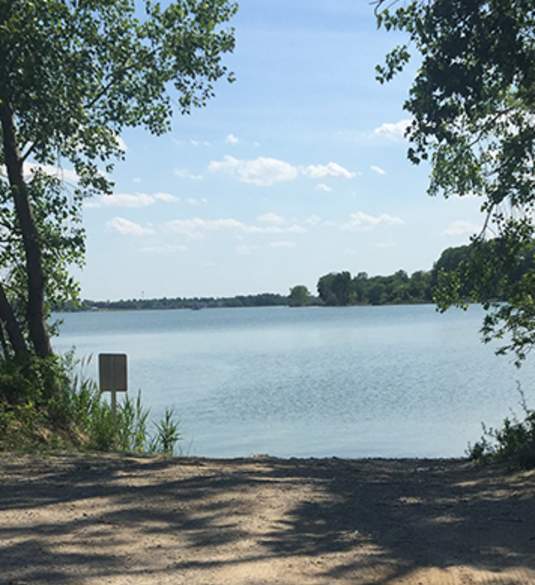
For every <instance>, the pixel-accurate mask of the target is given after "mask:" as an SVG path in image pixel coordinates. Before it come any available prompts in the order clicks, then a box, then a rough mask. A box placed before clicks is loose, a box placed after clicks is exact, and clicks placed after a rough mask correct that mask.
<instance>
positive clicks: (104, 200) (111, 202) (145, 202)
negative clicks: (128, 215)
mask: <svg viewBox="0 0 535 585" xmlns="http://www.w3.org/2000/svg"><path fill="white" fill-rule="evenodd" d="M178 201H179V199H178V197H175V196H174V195H171V194H170V193H150V194H149V193H114V194H113V195H100V196H98V197H95V198H93V199H88V200H87V201H85V203H84V207H87V208H98V207H126V208H139V207H149V206H151V205H154V204H155V203H158V202H160V203H177V202H178Z"/></svg>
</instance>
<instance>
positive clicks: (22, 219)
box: [0, 98, 52, 357]
mask: <svg viewBox="0 0 535 585" xmlns="http://www.w3.org/2000/svg"><path fill="white" fill-rule="evenodd" d="M0 119H1V122H2V135H3V143H4V144H3V147H4V161H5V165H6V167H7V175H8V179H9V184H10V187H11V193H12V195H13V203H14V206H15V213H16V215H17V220H18V223H19V226H20V229H21V233H22V241H23V245H24V253H25V257H26V275H27V278H28V306H27V319H28V329H29V334H30V339H31V341H32V345H33V347H34V349H35V353H36V354H37V355H38V356H40V357H47V356H49V355H51V354H52V347H51V345H50V337H49V335H48V331H47V328H46V323H45V310H44V298H45V290H44V288H45V279H44V274H43V262H42V253H41V244H40V242H39V234H38V232H37V228H36V225H35V221H34V218H33V214H32V208H31V204H30V199H29V195H28V187H27V185H26V183H25V181H24V175H23V160H22V158H21V156H20V153H19V149H18V146H17V137H16V130H15V121H14V115H13V111H12V110H11V107H10V105H9V103H8V101H7V100H6V99H4V98H2V102H1V103H0Z"/></svg>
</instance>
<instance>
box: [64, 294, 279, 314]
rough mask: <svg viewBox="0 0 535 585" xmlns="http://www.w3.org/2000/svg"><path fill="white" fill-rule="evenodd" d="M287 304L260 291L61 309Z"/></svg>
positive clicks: (88, 302) (84, 303)
mask: <svg viewBox="0 0 535 585" xmlns="http://www.w3.org/2000/svg"><path fill="white" fill-rule="evenodd" d="M287 304H288V297H287V296H286V295H279V294H273V293H262V294H258V295H238V296H235V297H222V298H214V297H198V298H197V297H195V298H190V299H188V298H182V297H176V298H167V297H163V298H159V299H128V300H122V299H121V300H120V301H91V300H84V301H81V303H80V304H79V305H77V306H76V305H71V306H65V307H62V308H61V310H63V311H95V310H125V311H134V310H139V309H194V310H195V309H217V308H223V307H227V308H231V307H275V306H285V305H287Z"/></svg>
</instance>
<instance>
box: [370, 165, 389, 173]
mask: <svg viewBox="0 0 535 585" xmlns="http://www.w3.org/2000/svg"><path fill="white" fill-rule="evenodd" d="M370 169H371V170H372V171H373V172H374V173H377V174H378V175H386V171H385V170H384V169H383V168H382V167H380V166H378V165H372V166H371V167H370Z"/></svg>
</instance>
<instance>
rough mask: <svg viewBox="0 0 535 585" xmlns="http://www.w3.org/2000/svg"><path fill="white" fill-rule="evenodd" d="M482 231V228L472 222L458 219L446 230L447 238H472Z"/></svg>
mask: <svg viewBox="0 0 535 585" xmlns="http://www.w3.org/2000/svg"><path fill="white" fill-rule="evenodd" d="M480 230H481V226H478V225H477V224H475V223H472V222H470V221H465V220H462V219H458V220H456V221H452V222H451V223H450V224H449V225H448V227H447V228H446V229H445V230H444V234H445V235H446V236H452V237H454V236H470V235H472V234H475V233H476V232H478V231H480Z"/></svg>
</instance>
